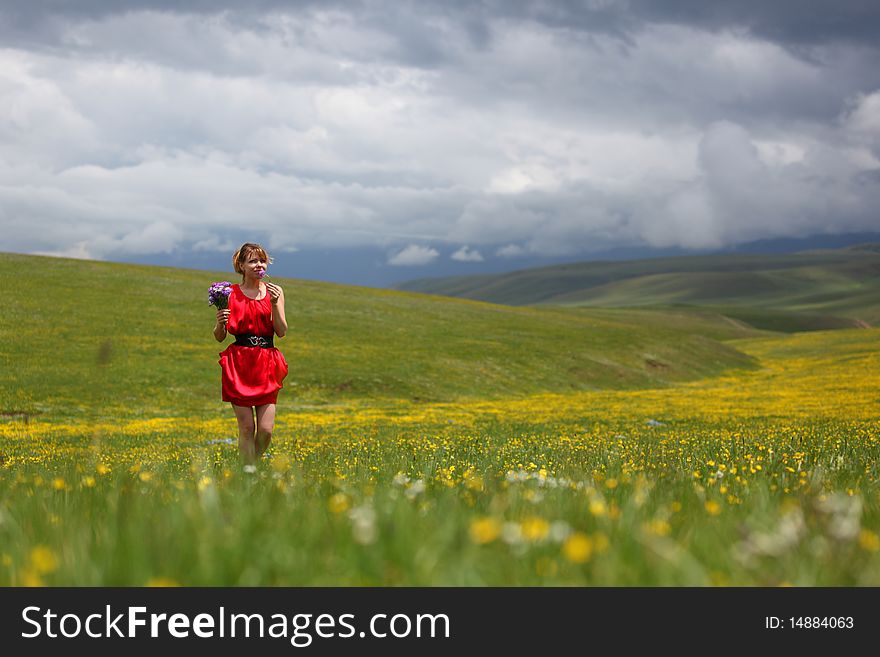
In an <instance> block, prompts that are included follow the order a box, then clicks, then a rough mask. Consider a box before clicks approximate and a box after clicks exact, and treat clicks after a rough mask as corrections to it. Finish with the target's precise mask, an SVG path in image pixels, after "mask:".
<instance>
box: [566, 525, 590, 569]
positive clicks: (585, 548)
mask: <svg viewBox="0 0 880 657" xmlns="http://www.w3.org/2000/svg"><path fill="white" fill-rule="evenodd" d="M562 555H563V556H564V557H565V558H566V559H568V560H569V561H571V562H572V563H586V562H587V561H589V560H590V557H592V556H593V539H591V538H590V537H589V536H587V535H586V534H584V533H583V532H574V533H573V534H572V535H571V536H569V537H568V538H567V539H565V543H563V544H562Z"/></svg>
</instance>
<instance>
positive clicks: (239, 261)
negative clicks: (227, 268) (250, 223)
mask: <svg viewBox="0 0 880 657" xmlns="http://www.w3.org/2000/svg"><path fill="white" fill-rule="evenodd" d="M254 254H256V255H258V256H259V257H261V258H262V259H263V260H265V261H266V262H267V263H270V264H271V262H272V258H270V257H269V254H268V253H266V249H264V248H263V247H262V246H260V245H259V244H253V243H251V242H245V243H244V244H242V245H241V247H239V249H238V250H237V251H236V252H235V253H233V254H232V269H233V270H234V271H235V273H236V274H241V279H242V280H244V268H243V267H242V265H243V264H244V263H245V261H246V260H247V259H248V258H250V257H251V256H252V255H254Z"/></svg>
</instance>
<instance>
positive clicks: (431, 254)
mask: <svg viewBox="0 0 880 657" xmlns="http://www.w3.org/2000/svg"><path fill="white" fill-rule="evenodd" d="M439 255H440V252H439V251H437V249H432V248H431V247H427V246H419V245H417V244H410V245H409V246H407V247H406V248H404V249H403V250H402V251H400V252H398V253H395V254H394V255H393V256H391V257H389V258H388V264H389V265H394V266H395V267H413V266H416V265H427V264H429V263H431V262H433V261H434V260H436V259H437V257H438V256H439Z"/></svg>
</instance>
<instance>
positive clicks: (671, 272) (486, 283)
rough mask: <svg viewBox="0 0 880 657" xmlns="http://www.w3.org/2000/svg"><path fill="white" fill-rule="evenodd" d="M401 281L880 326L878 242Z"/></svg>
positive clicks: (544, 298)
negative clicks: (801, 250) (813, 249)
mask: <svg viewBox="0 0 880 657" xmlns="http://www.w3.org/2000/svg"><path fill="white" fill-rule="evenodd" d="M399 288H400V289H405V290H411V291H420V292H426V293H430V294H438V295H447V296H453V297H463V298H468V299H480V300H483V301H489V302H493V303H503V304H510V305H516V306H520V305H529V304H544V305H546V304H559V305H567V306H591V307H592V306H601V307H645V308H647V307H661V308H664V309H667V310H668V309H670V308H673V309H674V308H679V309H681V308H686V307H690V308H693V307H698V308H702V309H704V310H706V311H711V312H715V313H718V314H720V315H724V316H726V317H729V318H732V319H735V320H740V321H742V322H745V323H747V324H749V325H751V326H754V327H757V328H761V329H768V330H778V331H797V330H812V329H829V328H844V327H853V326H864V325H876V324H878V323H880V245H870V244H869V245H860V246H856V247H849V248H845V249H839V250H828V251H816V252H807V253H797V254H787V255H718V256H692V257H677V258H657V259H651V260H632V261H622V262H583V263H575V264H570V265H561V266H554V267H544V268H537V269H526V270H520V271H515V272H510V273H507V274H498V275H491V276H468V277H456V278H439V279H423V280H417V281H411V282H408V283H404V284H402V285H400V286H399Z"/></svg>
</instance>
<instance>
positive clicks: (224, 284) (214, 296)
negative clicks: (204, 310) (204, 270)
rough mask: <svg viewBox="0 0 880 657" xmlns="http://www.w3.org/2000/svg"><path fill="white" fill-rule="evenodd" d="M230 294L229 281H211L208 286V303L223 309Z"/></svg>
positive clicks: (230, 286)
mask: <svg viewBox="0 0 880 657" xmlns="http://www.w3.org/2000/svg"><path fill="white" fill-rule="evenodd" d="M230 294H232V283H230V282H229V281H220V282H218V283H211V287H209V288H208V304H209V305H211V306H217V308H218V309H219V310H223V309H225V308H226V306H228V305H229V295H230Z"/></svg>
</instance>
